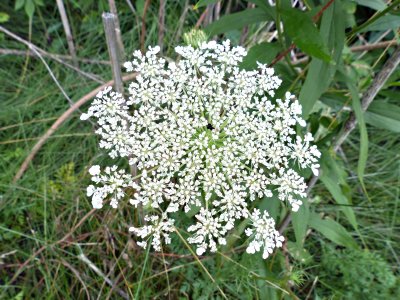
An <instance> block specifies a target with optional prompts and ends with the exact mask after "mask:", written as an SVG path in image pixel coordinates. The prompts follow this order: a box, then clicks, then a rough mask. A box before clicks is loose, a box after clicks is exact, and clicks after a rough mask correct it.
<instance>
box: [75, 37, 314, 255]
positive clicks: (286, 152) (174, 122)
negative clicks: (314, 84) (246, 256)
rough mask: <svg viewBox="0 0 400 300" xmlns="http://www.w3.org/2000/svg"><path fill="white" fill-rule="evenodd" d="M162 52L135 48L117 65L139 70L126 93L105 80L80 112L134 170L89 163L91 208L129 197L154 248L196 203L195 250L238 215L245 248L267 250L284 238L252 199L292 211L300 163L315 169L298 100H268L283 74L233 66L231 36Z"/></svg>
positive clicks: (220, 237)
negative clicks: (301, 131)
mask: <svg viewBox="0 0 400 300" xmlns="http://www.w3.org/2000/svg"><path fill="white" fill-rule="evenodd" d="M159 50H160V48H159V47H154V48H149V50H148V51H147V53H146V54H145V55H143V54H141V52H140V51H136V52H135V53H134V60H133V61H131V62H127V63H125V64H124V66H125V67H126V69H127V71H130V72H131V71H135V72H138V76H137V78H136V80H135V81H134V82H132V83H131V84H130V85H129V97H128V98H127V99H125V98H123V97H122V95H120V94H118V93H115V92H112V91H111V89H110V88H107V89H105V90H104V91H102V92H100V93H99V94H98V95H97V98H96V100H95V101H93V103H92V106H91V107H90V108H89V111H88V113H86V114H83V115H82V117H81V118H82V119H88V118H90V117H94V118H96V119H97V122H98V124H99V128H98V129H97V130H96V133H97V134H98V135H99V136H100V147H101V148H104V149H106V150H107V151H108V152H109V155H110V156H111V157H112V158H118V157H125V158H127V159H128V160H129V164H130V165H135V166H136V167H137V169H138V171H139V173H138V174H139V175H138V177H140V179H139V180H140V181H139V182H137V181H136V180H138V178H134V177H132V176H131V175H128V174H126V173H125V172H124V171H120V170H118V168H117V167H116V166H113V167H111V168H110V167H107V168H106V169H105V171H104V172H101V170H100V167H99V166H93V167H91V168H90V170H89V172H90V174H91V175H92V176H93V177H92V179H93V181H94V182H95V183H96V184H97V186H96V187H95V186H93V185H91V186H89V187H88V196H91V197H92V203H93V206H94V207H96V208H101V207H102V206H103V203H104V202H105V200H106V199H111V205H112V206H113V207H117V206H118V202H120V201H121V200H122V199H126V198H129V202H130V203H131V204H132V205H133V206H134V207H137V206H138V205H142V206H143V209H144V211H145V213H146V214H147V215H146V217H145V221H146V222H147V223H146V224H145V225H144V226H143V227H141V228H135V227H131V228H130V230H131V231H132V232H134V233H135V234H136V235H138V236H139V237H141V238H142V239H143V242H140V243H139V244H140V245H141V246H143V247H146V245H147V241H148V240H150V239H151V241H152V242H151V244H152V245H153V247H154V248H155V249H156V250H160V249H161V239H163V240H164V241H165V242H166V243H169V241H170V238H169V233H170V232H171V231H172V230H173V223H174V222H173V218H174V216H173V214H174V213H176V212H178V211H179V210H182V211H184V212H186V213H187V212H190V211H199V213H197V214H196V216H195V218H196V222H195V224H194V225H191V226H189V228H188V229H187V230H188V231H189V232H190V233H192V236H191V237H190V238H189V239H188V241H189V242H190V243H192V244H195V245H196V246H197V254H199V255H201V254H203V253H204V252H205V251H206V250H207V249H209V250H210V251H212V252H213V251H216V250H217V245H218V244H220V245H221V244H225V243H226V235H227V234H228V232H229V230H231V229H232V228H233V227H234V226H235V224H236V223H237V221H238V220H240V219H248V218H249V219H250V220H251V226H250V227H249V228H248V229H247V230H246V234H247V236H249V239H250V240H249V246H248V248H247V252H248V253H255V252H258V251H261V249H263V257H267V256H268V254H270V253H271V252H272V250H273V249H274V248H275V247H279V246H281V244H282V240H283V237H281V236H280V235H279V233H278V232H277V231H276V230H275V222H274V220H273V219H272V218H271V217H269V215H268V213H267V212H263V213H261V212H260V211H259V210H257V209H254V210H253V211H252V213H250V210H251V209H250V206H251V207H254V206H257V205H258V202H259V201H260V200H261V199H262V200H263V201H273V200H272V199H271V200H269V199H268V198H273V197H277V198H279V199H280V200H282V201H285V202H287V203H288V204H289V205H290V206H291V208H292V210H293V211H296V210H297V209H298V208H299V205H300V204H301V199H302V198H303V197H304V196H305V190H306V183H305V181H304V178H303V177H302V176H301V175H300V174H299V173H298V172H299V170H301V169H306V168H307V169H308V168H310V169H311V170H312V171H313V172H314V174H317V172H318V168H319V165H318V157H319V156H320V153H319V151H318V150H317V148H316V147H315V146H312V145H311V144H310V142H312V140H313V138H312V136H311V134H306V135H305V137H304V138H303V137H301V136H300V135H298V134H297V132H298V130H296V128H295V126H296V125H299V126H300V127H304V126H305V122H304V120H303V119H302V118H301V106H300V104H299V103H298V101H297V100H296V99H295V98H294V96H293V95H291V94H290V93H286V95H285V97H284V98H283V99H274V97H275V91H276V89H277V88H278V87H279V86H280V84H281V80H280V79H279V78H278V77H277V76H275V75H274V70H273V69H271V68H268V67H266V66H265V65H262V64H259V65H258V70H255V71H245V70H242V69H240V68H239V66H238V65H239V63H240V62H241V61H242V59H243V57H244V56H245V55H246V51H245V49H244V48H242V47H231V45H230V42H229V41H225V42H223V43H222V44H218V43H216V42H215V41H211V42H208V43H202V44H201V45H200V46H199V47H198V48H196V49H195V48H193V47H192V46H179V47H176V49H175V50H176V52H177V54H179V55H180V57H181V59H180V60H179V61H178V62H167V61H166V60H165V59H163V58H159V57H158V56H157V53H158V52H159ZM128 191H129V192H128Z"/></svg>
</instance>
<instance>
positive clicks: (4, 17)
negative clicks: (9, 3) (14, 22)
mask: <svg viewBox="0 0 400 300" xmlns="http://www.w3.org/2000/svg"><path fill="white" fill-rule="evenodd" d="M9 19H10V16H9V15H8V14H6V13H5V12H0V23H5V22H7V21H8V20H9Z"/></svg>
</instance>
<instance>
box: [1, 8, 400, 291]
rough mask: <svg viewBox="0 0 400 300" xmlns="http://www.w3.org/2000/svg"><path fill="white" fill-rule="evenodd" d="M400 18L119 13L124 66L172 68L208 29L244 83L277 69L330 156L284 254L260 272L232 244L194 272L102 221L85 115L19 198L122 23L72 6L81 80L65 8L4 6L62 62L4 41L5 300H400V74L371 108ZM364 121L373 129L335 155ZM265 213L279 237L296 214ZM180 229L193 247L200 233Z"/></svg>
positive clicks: (190, 261)
mask: <svg viewBox="0 0 400 300" xmlns="http://www.w3.org/2000/svg"><path fill="white" fill-rule="evenodd" d="M275 2H276V5H271V3H275ZM399 3H400V1H398V0H395V1H384V0H354V1H351V0H333V1H327V0H321V1H318V0H307V1H306V0H299V1H297V0H295V1H287V0H276V1H262V0H251V1H241V0H230V1H220V2H218V1H212V0H203V1H199V3H197V5H196V6H194V5H195V4H196V1H184V0H182V1H148V0H146V1H145V0H138V1H129V0H127V1H117V3H116V5H117V9H118V16H119V21H120V26H121V32H122V37H123V42H124V46H125V50H126V53H128V54H129V53H132V52H133V51H134V50H135V49H140V48H143V47H144V46H147V45H155V44H159V43H160V42H162V46H163V54H164V55H166V56H171V57H173V55H174V54H173V48H174V46H176V45H177V44H179V43H182V34H183V33H184V32H187V31H189V30H190V29H192V28H193V27H195V26H196V27H200V28H203V29H204V30H205V31H206V32H207V34H208V35H209V36H210V38H216V39H223V38H229V39H231V40H232V42H233V43H234V44H242V45H244V46H245V47H246V48H248V49H249V57H248V59H246V60H245V61H244V62H243V65H242V67H243V68H247V69H251V68H254V67H255V66H256V61H261V62H264V63H268V64H271V65H274V67H275V68H276V72H277V73H278V74H279V76H280V77H281V78H282V79H283V82H284V86H283V87H282V92H283V91H285V90H288V89H289V90H290V91H291V92H292V93H294V94H296V95H298V97H299V99H300V101H301V102H302V104H303V107H304V110H305V115H306V116H307V117H308V123H309V124H310V125H309V130H311V131H312V132H313V133H314V134H315V136H316V137H317V142H318V146H319V148H320V149H322V150H323V158H322V177H321V178H320V179H321V180H319V181H318V183H317V184H316V186H315V188H314V189H313V190H312V191H311V193H310V197H309V199H307V200H305V203H304V206H303V207H302V209H301V210H300V211H299V213H297V214H295V215H293V220H292V222H291V223H289V226H288V227H286V226H284V227H286V228H282V229H285V231H284V235H285V237H286V239H287V243H285V245H284V247H283V248H282V249H279V250H277V251H275V253H274V254H273V255H272V256H271V257H270V258H269V259H267V260H262V259H261V258H260V257H258V256H257V255H255V256H249V255H247V254H246V253H244V251H243V249H244V248H243V247H242V246H243V244H244V243H245V240H236V239H235V234H234V233H233V234H232V238H231V244H230V245H229V246H228V247H227V248H226V249H223V250H222V251H221V252H218V253H217V254H215V255H209V254H208V255H206V256H201V257H196V256H194V255H193V252H191V251H189V249H188V248H187V247H186V245H185V244H183V243H182V242H181V240H180V239H179V237H175V238H174V239H173V243H172V244H171V245H170V247H165V248H164V249H163V252H162V253H153V252H146V251H142V250H140V248H138V247H137V246H136V244H135V242H134V240H133V239H132V236H131V235H130V234H129V233H128V230H127V228H128V226H129V225H130V224H132V223H133V222H134V219H133V215H132V210H131V208H130V207H128V206H127V207H126V208H123V209H118V210H113V209H112V208H104V209H102V210H98V211H95V212H94V211H92V210H91V204H90V201H89V199H88V198H87V197H86V195H85V187H86V185H87V183H88V174H87V166H88V165H91V164H92V163H93V162H94V161H104V160H107V157H106V156H105V154H104V153H103V152H101V151H99V150H98V149H97V145H96V144H97V139H96V137H95V136H94V134H93V131H94V130H93V126H92V125H90V124H88V122H81V121H80V120H79V115H80V112H79V111H76V112H75V113H74V114H73V115H72V116H71V118H69V119H68V120H67V121H66V122H65V123H63V124H62V125H61V126H60V127H59V128H58V129H57V131H56V132H55V133H54V134H53V135H52V136H51V137H50V139H49V140H47V142H46V143H45V144H44V146H43V147H42V148H41V149H40V151H39V152H38V154H37V155H36V157H35V158H34V159H33V160H32V161H30V163H29V165H28V169H27V170H26V172H25V174H23V176H22V178H21V179H20V180H18V181H16V182H13V177H14V176H15V174H16V172H17V171H18V169H19V168H20V166H21V164H22V162H23V161H24V159H25V158H26V157H27V155H28V154H29V153H30V152H31V150H32V147H33V146H34V145H35V142H36V141H37V140H38V139H39V138H40V137H41V136H43V134H44V133H45V132H46V131H47V130H48V129H49V128H50V126H51V125H52V124H53V123H54V122H55V121H56V119H57V118H58V117H59V116H60V115H61V114H63V112H65V111H66V110H67V109H68V108H69V107H70V103H69V100H70V101H71V102H75V101H77V100H78V99H80V98H81V97H82V96H84V95H85V94H87V93H89V92H90V91H92V90H93V89H95V88H97V87H98V86H99V85H100V83H101V82H105V81H108V80H110V79H111V68H110V66H109V65H108V64H107V61H108V60H109V58H108V52H107V46H106V43H105V37H104V31H103V25H102V20H101V14H102V12H103V11H108V10H109V7H108V2H107V1H105V0H101V1H92V0H87V1H77V0H76V1H75V0H65V1H64V5H65V8H66V13H67V16H68V19H69V23H70V26H71V30H72V36H73V39H74V44H75V48H76V52H77V56H78V59H79V61H78V64H77V69H75V70H74V69H72V68H70V67H66V66H65V64H63V63H65V62H68V63H70V64H73V61H72V60H71V57H70V56H69V55H70V54H69V49H68V44H67V39H66V37H65V32H64V29H63V25H62V22H61V18H60V14H59V10H58V8H57V5H56V3H55V1H46V0H17V1H13V0H3V1H1V3H0V22H1V24H0V26H2V27H0V28H2V29H4V28H6V29H8V30H9V31H11V32H12V33H14V34H15V35H17V36H18V37H20V38H22V39H24V40H25V41H29V42H31V43H33V44H34V45H36V46H37V47H40V48H41V49H44V50H45V51H47V52H48V53H52V54H59V55H63V56H61V57H58V61H57V60H56V59H54V57H50V56H48V55H47V56H44V57H43V60H41V59H39V58H38V57H37V56H35V55H34V53H32V52H28V51H27V47H26V45H24V44H23V43H21V41H18V40H16V39H15V38H12V37H11V36H10V35H9V34H7V33H6V32H5V31H4V30H1V31H0V87H1V88H0V299H85V298H87V299H119V298H126V299H127V298H130V299H133V298H137V299H148V298H149V299H150V298H151V299H223V298H228V299H297V298H300V299H395V298H396V297H398V295H399V294H400V290H399V286H400V276H399V271H400V270H399V266H400V258H399V253H400V243H399V241H400V240H399V232H400V231H399V229H400V223H399V222H400V213H399V212H398V210H399V201H400V200H399V197H400V160H399V158H400V139H399V132H400V106H399V105H400V102H399V98H400V97H399V85H400V81H399V79H400V71H399V69H397V70H395V72H394V73H393V74H392V76H390V78H389V79H388V80H387V81H386V82H385V84H384V86H383V88H382V89H381V90H380V91H379V94H378V95H377V97H375V99H374V101H373V103H372V105H371V106H370V107H369V108H368V110H367V111H366V112H365V113H362V112H361V109H360V99H361V101H362V99H363V98H362V97H361V95H362V94H363V93H365V91H366V89H368V87H370V86H371V84H372V82H373V80H374V77H375V76H376V74H377V73H378V72H379V71H380V70H381V69H382V66H383V64H384V62H385V61H386V60H387V59H389V57H390V56H391V55H392V54H393V52H394V50H395V49H396V47H398V41H399V35H398V34H399V32H398V28H399V25H400V12H399ZM162 8H164V9H165V10H163V9H162ZM163 11H164V13H163ZM163 15H164V21H162V20H163ZM280 23H281V24H282V26H276V24H280ZM160 32H161V34H160ZM162 33H164V34H162ZM42 54H43V53H42ZM127 57H128V58H129V55H127ZM60 62H62V63H60ZM49 70H50V71H51V72H50V71H49ZM52 74H53V77H54V78H52V76H51V75H52ZM88 74H89V77H91V78H88ZM90 74H92V75H90ZM93 75H94V77H93ZM93 79H95V80H93ZM55 80H56V81H57V82H58V84H59V86H58V85H57V83H56V81H55ZM60 87H61V88H62V89H63V90H64V92H65V95H64V94H63V92H62V91H61V89H60ZM66 96H67V97H68V98H69V100H68V99H67V98H66ZM85 109H86V108H85V107H83V108H82V111H83V110H85ZM353 110H355V112H356V116H357V121H358V123H359V124H360V126H359V127H357V128H356V129H355V130H354V131H352V133H351V134H350V135H349V137H348V138H347V139H346V141H345V142H344V144H342V146H341V147H339V148H338V151H334V147H333V146H334V143H335V140H336V137H337V136H338V135H339V134H340V133H341V132H343V130H345V129H344V128H343V127H344V124H345V122H346V121H347V120H348V119H349V117H350V116H351V111H353ZM365 129H366V130H365ZM261 206H262V207H261V208H262V209H268V210H269V211H270V214H271V215H273V216H274V218H275V219H276V220H277V224H279V223H280V222H282V220H283V219H284V216H285V215H286V213H287V211H286V209H285V207H284V206H283V205H282V206H280V204H279V202H278V201H265V202H263V203H262V205H261ZM180 222H181V223H180V224H178V227H179V228H181V234H182V235H186V233H185V232H184V231H183V228H185V226H184V225H185V223H186V222H187V219H185V217H184V216H182V218H181V219H180Z"/></svg>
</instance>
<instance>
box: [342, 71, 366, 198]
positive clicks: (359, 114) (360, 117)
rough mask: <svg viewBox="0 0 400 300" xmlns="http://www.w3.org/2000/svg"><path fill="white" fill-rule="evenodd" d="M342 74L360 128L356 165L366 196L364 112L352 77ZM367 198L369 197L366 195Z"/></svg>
mask: <svg viewBox="0 0 400 300" xmlns="http://www.w3.org/2000/svg"><path fill="white" fill-rule="evenodd" d="M342 74H343V76H344V80H345V83H346V85H347V87H348V88H349V91H350V95H351V103H352V106H353V111H354V114H355V116H356V119H357V123H358V128H359V130H360V154H359V157H358V165H357V175H358V179H359V181H360V184H361V186H362V188H363V190H364V192H365V194H366V195H367V197H368V193H367V190H366V188H365V184H364V174H365V167H366V165H367V158H368V132H367V126H366V125H365V121H364V112H363V110H362V107H361V100H360V96H359V95H358V91H357V89H356V86H355V83H354V80H353V79H352V77H350V76H348V75H347V74H345V73H344V72H342ZM368 199H369V197H368Z"/></svg>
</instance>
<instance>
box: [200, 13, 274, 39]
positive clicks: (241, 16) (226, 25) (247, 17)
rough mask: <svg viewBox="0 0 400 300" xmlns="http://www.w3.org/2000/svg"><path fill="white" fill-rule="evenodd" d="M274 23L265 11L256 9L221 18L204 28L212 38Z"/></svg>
mask: <svg viewBox="0 0 400 300" xmlns="http://www.w3.org/2000/svg"><path fill="white" fill-rule="evenodd" d="M263 21H272V17H271V15H270V14H268V13H267V12H266V11H265V10H264V9H261V8H254V9H246V10H244V11H241V12H238V13H233V14H230V15H226V16H223V17H221V18H220V19H219V20H217V21H215V22H213V23H211V24H210V25H208V26H206V27H205V28H204V31H206V32H207V33H208V34H209V35H210V36H212V35H215V34H220V33H225V32H228V31H231V30H235V29H241V28H243V27H245V26H247V25H249V24H254V23H259V22H263Z"/></svg>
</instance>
